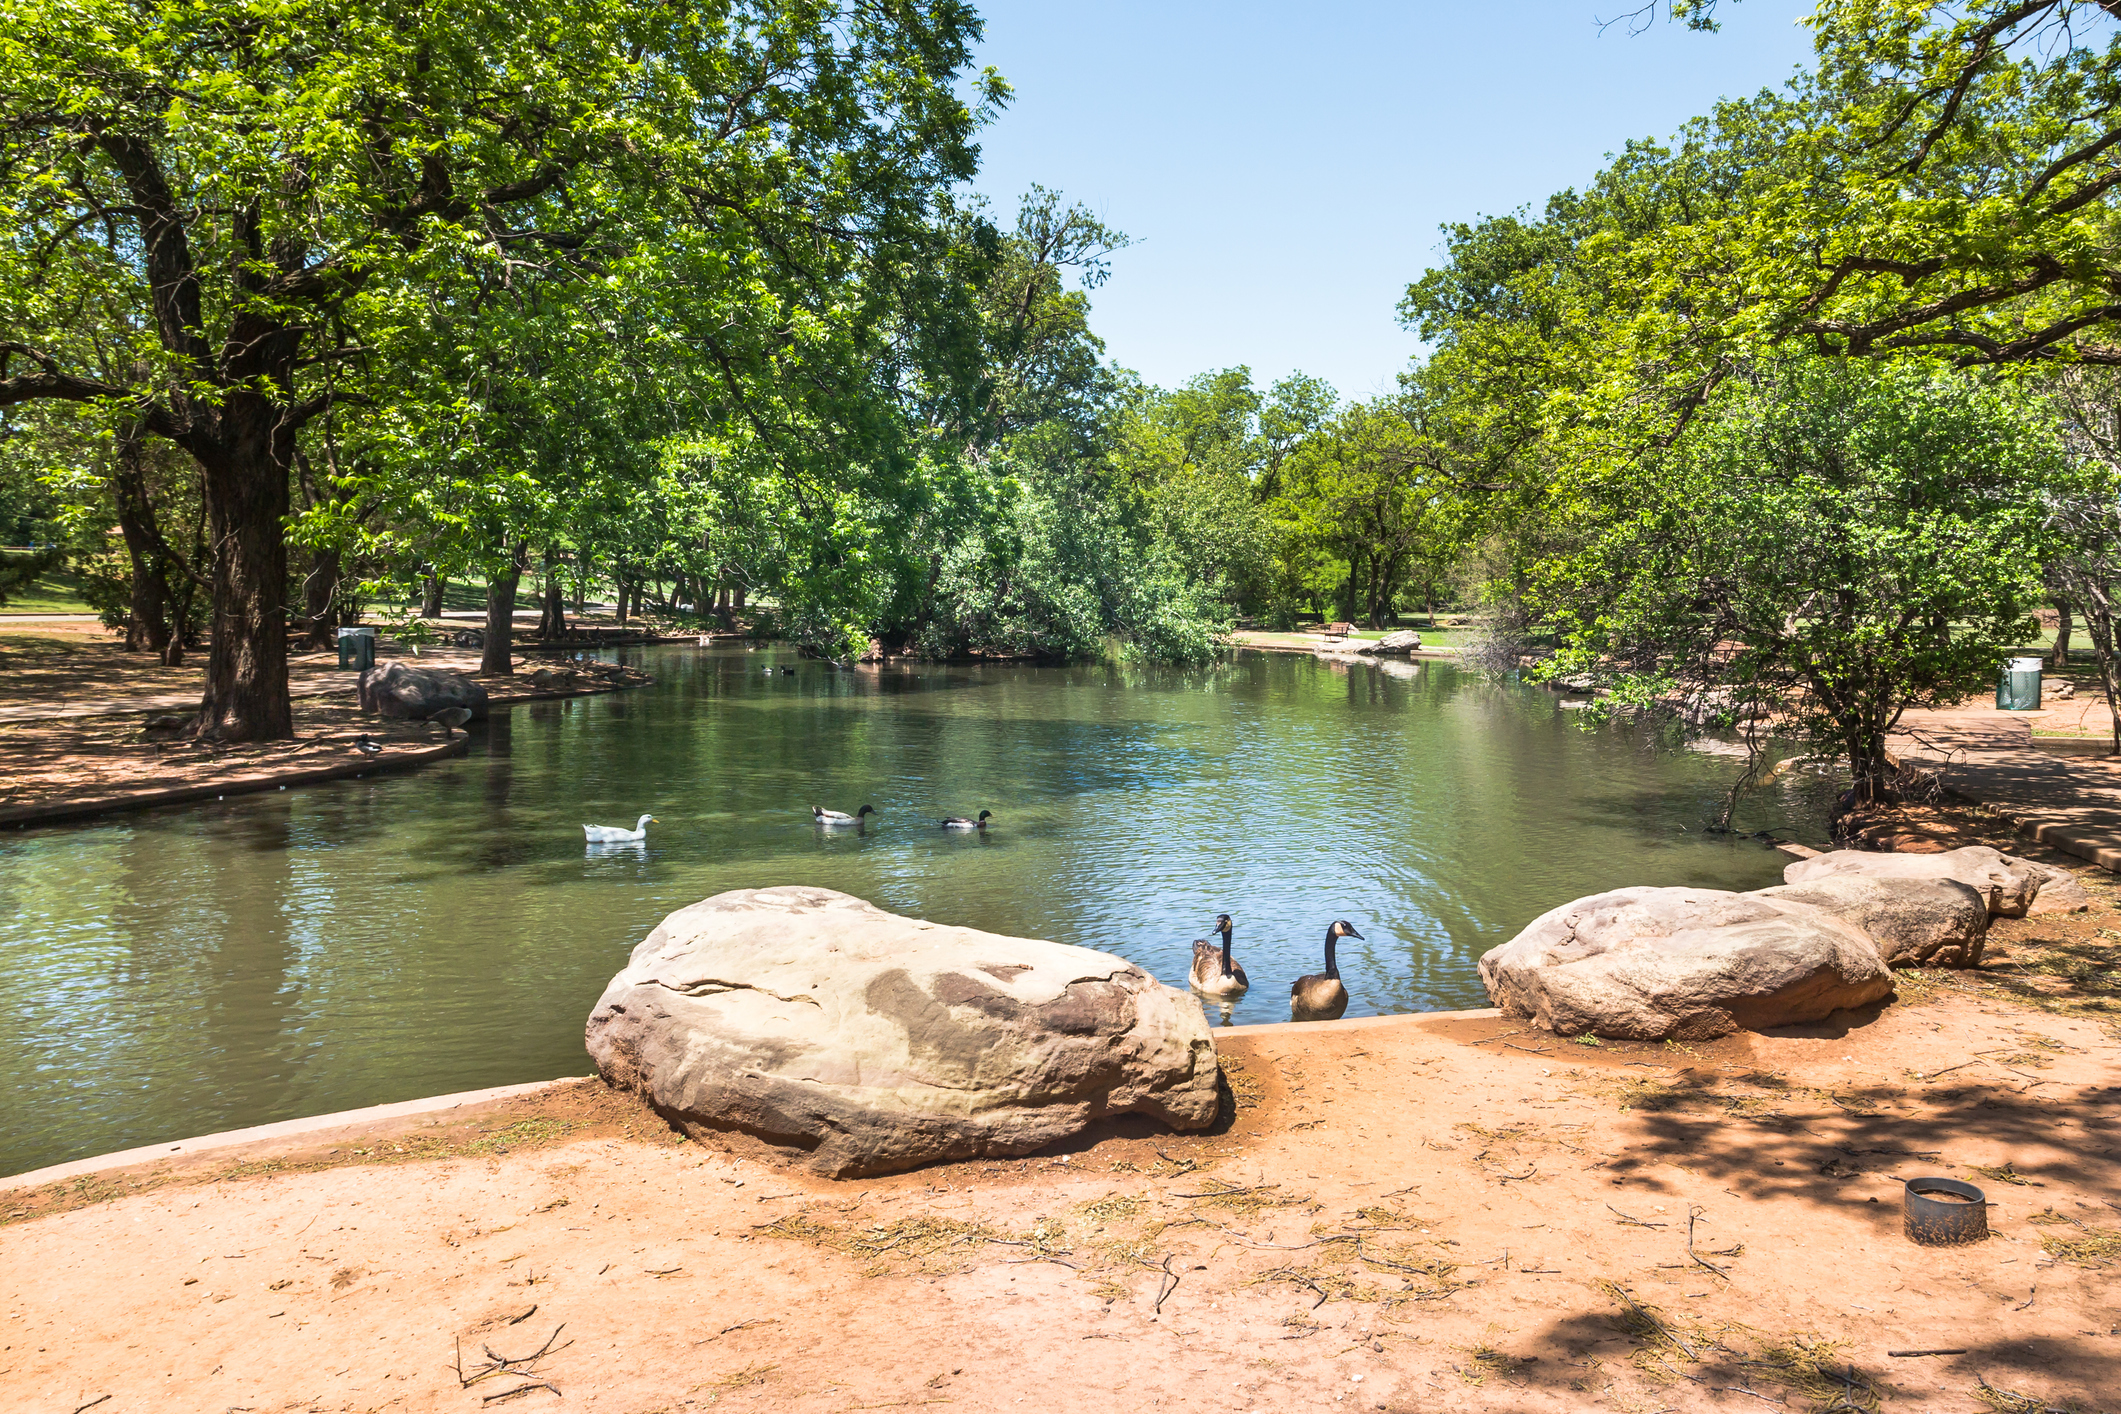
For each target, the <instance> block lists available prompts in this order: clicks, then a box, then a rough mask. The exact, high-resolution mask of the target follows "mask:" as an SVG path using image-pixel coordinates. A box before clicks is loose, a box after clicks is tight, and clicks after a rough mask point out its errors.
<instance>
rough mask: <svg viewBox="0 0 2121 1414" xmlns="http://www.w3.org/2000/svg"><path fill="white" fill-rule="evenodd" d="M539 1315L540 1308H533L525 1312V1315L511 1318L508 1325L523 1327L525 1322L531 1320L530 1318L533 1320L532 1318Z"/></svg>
mask: <svg viewBox="0 0 2121 1414" xmlns="http://www.w3.org/2000/svg"><path fill="white" fill-rule="evenodd" d="M537 1313H538V1308H537V1307H535V1306H532V1307H531V1308H530V1309H529V1310H528V1311H525V1312H524V1313H523V1314H522V1315H520V1316H510V1317H509V1318H508V1324H510V1325H511V1326H520V1325H522V1324H523V1322H525V1321H527V1320H529V1319H530V1318H531V1317H532V1316H535V1315H536V1314H537Z"/></svg>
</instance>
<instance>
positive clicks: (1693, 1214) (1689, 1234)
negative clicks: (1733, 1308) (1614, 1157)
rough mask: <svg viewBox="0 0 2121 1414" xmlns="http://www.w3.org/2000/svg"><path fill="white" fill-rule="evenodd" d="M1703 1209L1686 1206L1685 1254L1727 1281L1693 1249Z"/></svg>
mask: <svg viewBox="0 0 2121 1414" xmlns="http://www.w3.org/2000/svg"><path fill="white" fill-rule="evenodd" d="M1705 1211H1707V1210H1706V1209H1704V1208H1703V1207H1702V1206H1701V1205H1700V1204H1698V1203H1696V1204H1691V1205H1689V1206H1688V1208H1687V1214H1686V1254H1687V1256H1688V1258H1689V1259H1691V1260H1692V1261H1694V1262H1695V1263H1697V1264H1699V1265H1700V1266H1701V1267H1703V1268H1705V1269H1706V1270H1708V1271H1711V1272H1714V1273H1715V1274H1716V1275H1717V1276H1719V1277H1722V1278H1723V1279H1724V1280H1725V1281H1729V1280H1730V1279H1731V1274H1730V1273H1729V1272H1727V1271H1725V1270H1724V1269H1723V1268H1721V1267H1719V1266H1717V1265H1716V1264H1715V1263H1714V1262H1711V1261H1709V1260H1708V1259H1707V1258H1706V1257H1703V1256H1701V1255H1700V1254H1699V1253H1697V1252H1696V1251H1695V1250H1694V1221H1695V1219H1697V1218H1699V1217H1700V1216H1701V1215H1702V1213H1704V1212H1705ZM1746 1393H1748V1394H1750V1393H1752V1391H1750V1390H1748V1391H1746Z"/></svg>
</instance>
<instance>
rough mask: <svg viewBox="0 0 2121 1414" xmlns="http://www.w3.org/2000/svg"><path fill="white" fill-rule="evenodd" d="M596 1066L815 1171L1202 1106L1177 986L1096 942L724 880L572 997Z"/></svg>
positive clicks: (1206, 1050)
mask: <svg viewBox="0 0 2121 1414" xmlns="http://www.w3.org/2000/svg"><path fill="white" fill-rule="evenodd" d="M587 1041H588V1046H589V1054H590V1055H591V1056H592V1057H593V1058H595V1060H596V1064H597V1069H598V1071H599V1072H600V1073H601V1074H602V1075H603V1077H604V1079H605V1080H606V1081H608V1082H610V1083H611V1084H613V1085H615V1086H618V1087H620V1088H622V1089H627V1090H632V1091H636V1092H638V1093H639V1094H641V1095H642V1096H644V1097H645V1098H646V1099H648V1100H649V1102H650V1103H652V1104H653V1105H654V1106H655V1107H656V1109H657V1110H659V1111H660V1112H661V1113H663V1114H664V1115H666V1116H668V1117H669V1118H670V1119H672V1120H674V1121H675V1122H676V1123H678V1124H679V1125H681V1126H682V1127H683V1128H684V1129H685V1130H686V1132H687V1133H689V1134H692V1135H694V1136H695V1137H698V1138H710V1137H712V1138H719V1139H722V1140H724V1141H728V1142H734V1143H736V1144H738V1145H740V1146H744V1147H759V1145H756V1144H753V1143H752V1142H751V1141H761V1142H762V1144H763V1145H765V1146H774V1147H777V1148H779V1149H781V1150H783V1151H785V1153H786V1156H788V1157H791V1158H793V1159H795V1160H797V1161H798V1162H801V1163H802V1164H804V1165H805V1166H806V1167H808V1168H810V1169H811V1170H813V1171H815V1172H817V1173H820V1174H824V1175H827V1176H830V1177H835V1178H839V1177H859V1176H863V1175H867V1174H879V1173H891V1172H894V1171H896V1170H899V1169H909V1168H913V1167H916V1166H917V1165H920V1164H925V1163H931V1162H934V1161H935V1160H938V1159H959V1158H971V1157H974V1156H982V1155H1006V1154H1023V1153H1028V1152H1030V1151H1031V1150H1033V1149H1038V1148H1042V1147H1044V1146H1045V1145H1048V1144H1051V1143H1054V1142H1055V1141H1056V1140H1060V1139H1064V1138H1066V1137H1068V1136H1069V1135H1071V1134H1074V1133H1076V1132H1078V1131H1079V1130H1081V1129H1083V1128H1084V1127H1085V1126H1086V1125H1089V1124H1090V1123H1091V1122H1093V1121H1095V1120H1098V1119H1102V1118H1104V1117H1106V1116H1108V1115H1114V1114H1120V1113H1123V1112H1126V1111H1130V1110H1133V1111H1140V1112H1141V1113H1144V1114H1147V1115H1150V1116H1152V1117H1154V1118H1156V1119H1159V1120H1162V1121H1163V1122H1165V1123H1166V1124H1169V1125H1172V1126H1173V1127H1175V1128H1178V1129H1201V1128H1204V1127H1206V1126H1207V1125H1208V1124H1209V1123H1211V1122H1212V1121H1213V1120H1214V1118H1215V1112H1216V1087H1217V1080H1218V1069H1217V1063H1216V1057H1215V1046H1214V1043H1213V1041H1212V1040H1211V1039H1210V1037H1209V1034H1208V1024H1207V1021H1206V1019H1205V1018H1204V1017H1203V1016H1202V1015H1201V1010H1200V1006H1199V1005H1198V1003H1196V1002H1194V1001H1193V1000H1192V999H1191V998H1190V997H1188V996H1186V995H1185V994H1183V993H1181V992H1177V991H1174V990H1172V989H1171V988H1169V987H1166V986H1164V985H1163V984H1161V983H1159V982H1158V981H1157V980H1156V979H1155V978H1154V977H1151V976H1150V975H1149V974H1148V973H1146V972H1144V971H1142V970H1141V969H1140V968H1138V967H1136V966H1134V965H1133V964H1132V963H1130V962H1128V961H1126V960H1125V959H1124V958H1119V957H1114V956H1113V955H1112V954H1110V953H1102V952H1092V951H1091V950H1090V949H1088V948H1077V947H1069V946H1067V945H1065V944H1062V943H1049V942H1040V941H1038V940H1035V939H1031V938H1007V937H1001V936H998V935H996V934H993V933H982V932H979V931H977V930H975V929H971V928H954V927H948V926H945V925H942V924H937V923H927V922H923V921H921V920H920V919H916V918H900V917H898V916H896V915H894V914H889V913H886V912H884V911H883V910H882V909H880V908H877V907H876V906H874V905H873V904H869V903H865V902H863V901H862V900H861V899H858V898H854V897H852V896H850V895H847V894H842V893H834V892H833V891H832V890H830V889H817V888H795V887H789V888H771V889H739V890H736V891H734V892H731V893H726V894H717V895H715V896H714V897H713V898H710V899H705V900H702V901H701V902H699V903H696V904H693V905H692V906H690V907H689V908H681V909H679V910H678V911H677V912H675V913H673V914H671V915H670V916H669V917H668V918H665V919H664V920H663V921H662V923H661V924H659V925H658V926H657V927H656V930H655V931H654V932H652V933H650V934H649V935H648V937H647V939H646V940H645V941H643V942H642V943H641V945H640V946H639V947H636V948H635V949H634V950H633V957H632V959H631V960H630V961H629V962H628V963H627V965H626V968H625V970H624V971H622V972H620V973H619V974H618V976H616V977H614V978H612V980H611V985H610V986H609V987H606V988H605V989H604V995H603V996H602V997H601V998H600V999H599V1000H598V1001H597V1004H596V1008H595V1010H593V1011H592V1012H591V1013H590V1014H589V1025H588V1028H587Z"/></svg>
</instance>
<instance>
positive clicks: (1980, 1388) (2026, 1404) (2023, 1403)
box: [1974, 1375, 2084, 1414]
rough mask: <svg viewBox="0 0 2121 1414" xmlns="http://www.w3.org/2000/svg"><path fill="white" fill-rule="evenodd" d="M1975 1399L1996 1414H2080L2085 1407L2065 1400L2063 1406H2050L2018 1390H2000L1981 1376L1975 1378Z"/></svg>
mask: <svg viewBox="0 0 2121 1414" xmlns="http://www.w3.org/2000/svg"><path fill="white" fill-rule="evenodd" d="M1974 1381H1975V1384H1974V1398H1976V1399H1978V1400H1980V1401H1981V1402H1982V1403H1983V1404H1984V1405H1986V1406H1987V1407H1988V1408H1990V1409H1993V1410H1995V1411H1996V1414H2079V1411H2081V1410H2082V1409H2083V1408H2084V1406H2083V1405H2082V1404H2079V1403H2078V1402H2077V1401H2076V1400H2074V1399H2071V1400H2065V1401H2064V1402H2063V1403H2061V1404H2049V1403H2048V1402H2047V1401H2046V1400H2044V1399H2035V1398H2033V1397H2032V1396H2031V1395H2029V1394H2019V1393H2018V1392H2017V1391H2016V1390H2008V1389H1999V1388H1997V1387H1996V1386H1995V1385H1992V1384H1990V1383H1989V1382H1988V1381H1987V1380H1985V1379H1983V1378H1982V1377H1981V1376H1979V1375H1976V1376H1975V1377H1974Z"/></svg>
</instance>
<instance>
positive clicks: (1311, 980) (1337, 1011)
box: [1289, 918, 1362, 1021]
mask: <svg viewBox="0 0 2121 1414" xmlns="http://www.w3.org/2000/svg"><path fill="white" fill-rule="evenodd" d="M1342 938H1355V939H1358V940H1360V939H1361V938H1362V934H1360V933H1358V932H1356V931H1355V925H1354V924H1353V923H1350V922H1349V921H1348V920H1347V919H1345V918H1340V919H1336V920H1334V923H1333V926H1332V927H1330V928H1328V929H1326V970H1325V971H1323V972H1313V973H1310V974H1309V975H1307V976H1303V977H1299V978H1297V979H1296V980H1295V981H1294V982H1291V983H1290V984H1289V1020H1291V1021H1338V1020H1340V1018H1341V1017H1342V1016H1343V1015H1344V1014H1345V1013H1346V1012H1347V1010H1348V989H1347V988H1346V987H1343V986H1341V985H1340V964H1339V962H1338V961H1336V960H1335V958H1334V956H1333V945H1334V944H1335V943H1338V942H1339V941H1340V940H1341V939H1342Z"/></svg>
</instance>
